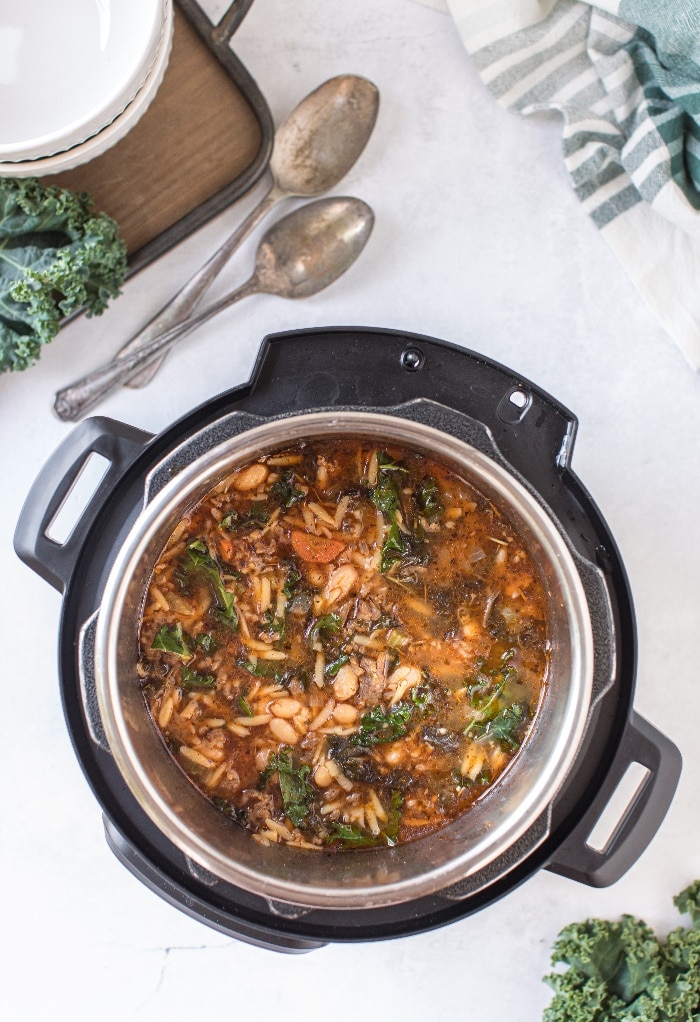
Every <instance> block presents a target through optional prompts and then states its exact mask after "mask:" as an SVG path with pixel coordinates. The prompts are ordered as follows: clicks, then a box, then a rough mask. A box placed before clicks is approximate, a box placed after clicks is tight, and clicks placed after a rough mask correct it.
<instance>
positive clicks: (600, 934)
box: [543, 881, 700, 1022]
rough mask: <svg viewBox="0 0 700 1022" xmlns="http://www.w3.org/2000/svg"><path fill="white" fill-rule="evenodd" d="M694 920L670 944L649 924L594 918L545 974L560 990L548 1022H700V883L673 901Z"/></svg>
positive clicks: (572, 933) (567, 935)
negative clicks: (558, 969)
mask: <svg viewBox="0 0 700 1022" xmlns="http://www.w3.org/2000/svg"><path fill="white" fill-rule="evenodd" d="M673 901H674V904H675V905H676V907H677V908H678V909H679V911H681V912H684V913H687V914H688V915H690V917H691V926H690V927H689V928H684V927H678V928H677V929H675V930H672V931H671V933H669V934H668V937H667V938H666V940H665V941H664V940H662V939H660V938H659V937H657V935H656V934H655V933H654V931H653V930H652V929H651V927H649V926H647V924H646V923H644V922H643V921H642V920H641V919H635V918H634V917H633V916H631V915H625V916H623V917H622V918H621V919H620V920H619V921H616V922H609V921H607V920H604V919H587V920H586V921H585V922H582V923H572V924H571V925H569V926H566V927H565V928H564V929H563V930H562V931H561V933H560V934H559V936H558V938H557V940H556V942H555V944H554V947H553V949H552V965H553V966H561V965H563V966H566V967H567V968H566V971H564V972H555V973H551V974H550V975H548V976H545V982H546V983H548V984H549V986H551V987H552V989H553V990H554V992H555V996H554V998H553V1000H552V1001H551V1002H550V1004H549V1005H548V1007H547V1008H546V1009H545V1012H544V1015H543V1022H628V1020H629V1022H631V1020H633V1019H639V1020H640V1022H697V1019H699V1018H700V881H695V883H693V884H691V885H690V886H689V887H687V888H686V889H685V890H684V891H682V892H681V893H680V894H679V895H678V896H677V897H675V898H674V899H673Z"/></svg>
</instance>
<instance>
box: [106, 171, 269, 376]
mask: <svg viewBox="0 0 700 1022" xmlns="http://www.w3.org/2000/svg"><path fill="white" fill-rule="evenodd" d="M285 194H286V193H285V192H283V191H281V190H280V189H278V188H277V186H276V185H274V184H273V185H272V187H271V188H270V190H269V191H268V192H267V194H266V195H264V196H263V197H262V199H261V200H260V202H259V203H258V204H257V206H255V208H254V209H252V210H251V211H250V213H249V214H248V216H247V217H246V218H245V220H244V221H243V222H242V223H241V224H240V226H239V227H237V228H236V230H235V231H234V232H233V234H230V235H229V236H228V238H226V240H225V241H224V243H223V244H222V245H221V247H220V248H218V249H217V251H216V252H214V254H213V255H212V256H210V257H209V259H207V261H206V263H204V265H203V266H202V267H200V269H199V270H197V272H196V273H194V274H193V275H192V276H191V277H190V279H189V280H188V281H187V283H186V284H184V285H183V287H181V288H180V290H179V291H178V292H177V294H176V295H175V296H174V297H173V298H171V299H170V301H169V302H168V303H167V305H164V306H163V308H162V309H161V310H160V312H158V313H156V315H155V316H154V317H153V319H152V320H151V321H150V323H147V324H146V326H145V327H143V329H142V330H139V332H138V333H137V334H135V335H134V337H132V338H131V340H129V341H127V342H126V344H124V345H123V346H122V347H121V348H120V349H119V351H118V352H117V354H116V356H115V358H121V357H122V356H123V355H130V354H132V353H133V352H135V351H138V350H140V349H141V348H143V347H144V345H146V344H148V343H149V342H150V341H152V340H154V339H155V338H156V337H160V335H161V334H163V333H165V331H166V330H169V329H170V328H171V327H174V326H176V325H177V324H178V323H182V322H184V321H185V320H187V319H188V318H189V316H190V315H191V314H192V313H193V312H194V310H195V309H196V308H197V306H198V305H199V303H200V301H201V300H202V298H203V296H204V293H205V292H206V290H207V289H208V288H209V286H210V285H211V283H212V282H213V281H214V279H215V278H216V277H217V276H218V274H219V273H220V272H221V270H222V269H223V267H224V266H225V265H226V263H227V262H228V260H229V259H230V258H231V256H232V255H233V253H234V252H235V251H236V249H237V248H238V247H239V246H240V245H242V244H243V242H244V241H245V239H246V238H247V237H248V235H249V234H250V232H251V231H252V230H254V229H255V227H257V225H258V224H259V223H260V221H261V220H262V219H263V217H264V216H266V215H267V213H269V211H270V210H271V209H272V207H273V206H274V205H275V204H276V203H277V202H279V201H280V199H283V198H284V197H285ZM165 357H166V353H163V354H161V355H157V356H155V357H154V358H152V359H149V360H148V361H147V362H145V363H143V365H142V367H141V369H140V370H139V372H138V373H135V374H134V375H133V376H131V377H130V378H129V379H128V380H126V382H125V385H126V386H127V387H145V386H146V384H147V383H150V382H151V380H152V379H153V377H154V376H155V374H156V373H157V372H158V370H159V368H160V366H161V365H162V363H163V361H164V359H165Z"/></svg>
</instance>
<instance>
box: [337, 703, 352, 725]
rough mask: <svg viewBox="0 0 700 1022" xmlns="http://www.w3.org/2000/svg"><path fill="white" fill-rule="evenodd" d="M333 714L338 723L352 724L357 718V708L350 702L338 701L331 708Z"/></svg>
mask: <svg viewBox="0 0 700 1022" xmlns="http://www.w3.org/2000/svg"><path fill="white" fill-rule="evenodd" d="M333 716H334V717H335V719H336V720H337V721H338V723H339V724H354V723H355V721H356V720H357V710H356V709H355V707H354V706H351V705H350V703H338V705H337V706H336V708H335V709H334V710H333Z"/></svg>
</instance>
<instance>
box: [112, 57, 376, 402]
mask: <svg viewBox="0 0 700 1022" xmlns="http://www.w3.org/2000/svg"><path fill="white" fill-rule="evenodd" d="M378 109H379V91H378V89H377V87H376V85H373V84H372V82H370V81H367V79H366V78H360V77H359V76H358V75H338V77H337V78H330V79H329V80H328V81H327V82H324V83H323V85H320V86H319V87H318V89H316V90H315V91H314V92H312V93H310V94H309V95H308V96H307V97H306V99H303V100H302V101H301V103H300V104H299V105H298V106H297V107H296V108H295V109H294V110H293V111H292V113H291V114H290V115H289V117H288V118H287V120H286V121H285V122H284V124H282V125H280V127H279V128H278V129H277V131H276V133H275V141H274V147H273V150H272V156H271V158H270V165H269V166H270V172H271V174H272V186H271V187H270V189H269V191H268V192H267V194H266V195H264V196H263V198H262V199H261V200H260V202H259V203H258V205H257V206H256V207H255V209H253V210H252V211H251V212H250V213H249V214H248V216H247V217H246V218H245V220H244V221H243V223H242V224H241V225H240V227H238V228H237V229H236V230H235V231H234V232H233V234H231V235H230V236H229V237H228V238H227V239H226V241H225V242H224V243H223V245H222V246H221V248H219V250H218V251H217V252H215V253H214V255H213V256H211V257H210V258H209V259H208V260H207V262H206V263H205V264H204V266H202V268H201V269H200V270H198V271H197V272H196V273H195V274H194V276H193V277H191V278H190V279H189V280H188V282H187V283H186V284H185V285H184V287H182V288H181V290H180V291H178V293H177V294H176V295H175V297H174V298H172V299H171V300H170V301H169V302H168V304H167V305H165V306H163V308H162V309H161V310H160V312H159V313H157V315H156V316H155V317H154V318H153V319H152V320H151V321H150V323H148V324H147V325H146V326H145V327H144V328H143V329H142V330H140V331H139V332H138V333H137V334H136V335H135V336H134V337H132V338H131V340H130V341H127V343H126V344H125V345H123V347H121V348H120V349H119V351H118V353H117V357H119V356H121V355H126V354H129V353H131V352H132V351H135V350H136V349H138V348H140V347H142V346H143V345H144V344H147V343H148V342H149V341H151V340H153V338H155V337H158V336H159V335H160V334H162V333H163V332H164V331H165V330H167V329H169V328H170V327H171V326H175V324H176V323H181V322H183V321H184V320H186V319H187V318H188V317H189V316H190V314H191V313H192V312H193V311H194V309H195V308H196V307H197V305H198V304H199V302H200V300H201V298H202V296H203V295H204V292H205V291H206V290H207V288H208V287H209V285H210V284H211V282H212V281H213V280H214V279H215V277H216V276H217V274H218V273H219V272H220V271H221V269H222V268H223V267H224V266H225V264H226V263H227V262H228V260H229V259H230V258H231V256H232V255H233V253H234V252H235V251H236V249H237V248H238V247H239V245H241V244H242V243H243V241H244V240H245V239H246V238H247V237H248V235H249V234H250V232H251V231H252V230H253V228H255V227H256V226H257V225H258V224H259V223H260V221H261V220H262V219H263V217H264V216H266V214H267V213H268V212H269V211H270V210H271V209H272V208H273V206H275V205H276V204H277V203H278V202H281V201H282V199H286V198H295V197H296V198H300V197H301V198H312V197H314V196H316V195H321V194H322V193H323V192H327V191H329V189H331V188H334V187H335V185H336V184H337V183H338V182H339V181H340V179H341V178H343V177H344V176H345V175H346V174H347V172H348V171H349V170H350V168H351V167H352V166H353V164H354V163H355V162H356V160H357V159H358V157H359V156H360V154H361V152H362V150H363V149H364V147H365V145H366V144H367V140H368V139H369V137H370V135H371V134H372V129H373V128H374V124H375V121H376V119H377V112H378ZM164 358H165V354H161V355H158V356H157V357H155V358H153V359H151V360H150V361H149V362H148V363H146V365H145V366H144V367H143V368H142V369H141V371H140V372H139V373H137V374H135V375H134V376H133V377H131V378H130V379H129V380H127V386H129V387H144V386H145V385H146V384H147V383H150V381H151V380H152V379H153V377H154V375H155V374H156V373H157V371H158V368H159V367H160V365H161V363H162V361H163V359H164Z"/></svg>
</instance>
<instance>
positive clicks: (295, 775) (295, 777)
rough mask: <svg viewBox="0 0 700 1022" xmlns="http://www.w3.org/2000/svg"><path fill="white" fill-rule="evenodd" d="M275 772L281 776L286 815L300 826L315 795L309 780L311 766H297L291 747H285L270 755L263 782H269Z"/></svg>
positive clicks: (280, 781)
mask: <svg viewBox="0 0 700 1022" xmlns="http://www.w3.org/2000/svg"><path fill="white" fill-rule="evenodd" d="M275 773H277V774H278V776H279V785H280V791H281V793H282V801H283V803H284V812H285V815H286V816H287V818H288V819H289V820H291V822H292V823H293V824H294V826H295V827H300V826H301V825H302V823H303V822H304V820H305V819H306V817H307V816H308V814H309V809H310V808H311V802H312V800H313V797H314V789H313V786H312V785H311V784H310V783H309V781H308V777H309V774H310V773H311V767H309V766H306V765H304V766H301V767H295V766H294V761H293V759H292V751H291V749H289V748H283V749H280V751H279V753H273V755H272V756H270V759H269V760H268V763H267V766H266V767H265V770H264V772H263V775H262V780H263V784H267V782H268V781H269V779H270V778H271V777H272V775H273V774H275Z"/></svg>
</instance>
